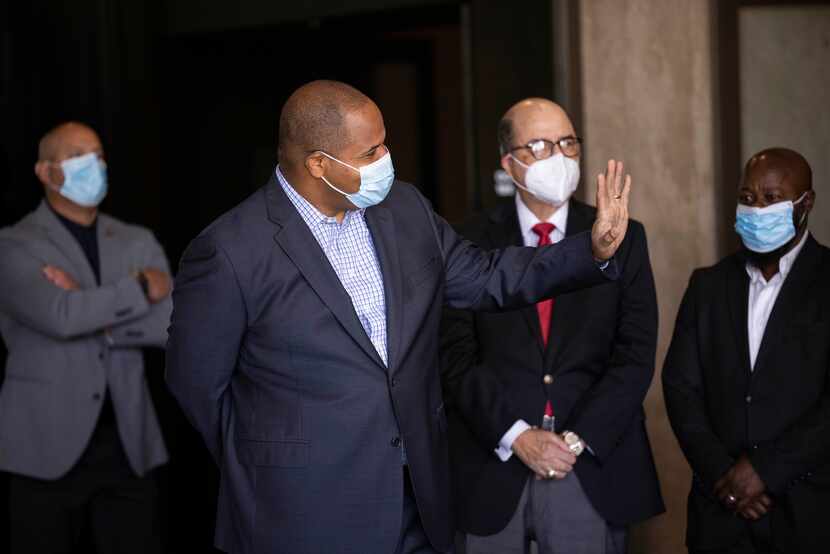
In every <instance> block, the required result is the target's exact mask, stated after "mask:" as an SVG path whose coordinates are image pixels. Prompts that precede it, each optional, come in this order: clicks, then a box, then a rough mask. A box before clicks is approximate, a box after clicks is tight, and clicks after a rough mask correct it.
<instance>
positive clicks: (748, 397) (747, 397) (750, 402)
mask: <svg viewBox="0 0 830 554" xmlns="http://www.w3.org/2000/svg"><path fill="white" fill-rule="evenodd" d="M745 400H746V403H747V404H752V396H751V395H749V394H747V395H746V399H745Z"/></svg>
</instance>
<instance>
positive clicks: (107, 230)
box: [97, 216, 144, 285]
mask: <svg viewBox="0 0 830 554" xmlns="http://www.w3.org/2000/svg"><path fill="white" fill-rule="evenodd" d="M97 230H98V264H99V265H100V268H101V284H102V285H104V284H109V283H114V282H116V281H117V280H118V279H119V278H121V277H123V275H122V274H121V267H120V266H121V264H120V262H121V259H122V257H123V251H122V249H121V248H120V246H121V240H120V237H119V236H118V235H117V233H116V231H115V229H114V228H113V225H112V221H111V220H110V219H109V218H108V217H106V216H98V229H97ZM140 269H144V268H142V267H131V268H129V270H130V271H138V270H140Z"/></svg>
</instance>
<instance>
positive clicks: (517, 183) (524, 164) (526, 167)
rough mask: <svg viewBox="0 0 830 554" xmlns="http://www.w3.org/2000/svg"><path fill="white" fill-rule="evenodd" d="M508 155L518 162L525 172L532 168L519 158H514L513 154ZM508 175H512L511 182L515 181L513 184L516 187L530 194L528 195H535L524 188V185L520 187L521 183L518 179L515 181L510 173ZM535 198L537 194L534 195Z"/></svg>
mask: <svg viewBox="0 0 830 554" xmlns="http://www.w3.org/2000/svg"><path fill="white" fill-rule="evenodd" d="M507 155H508V156H510V157H511V158H513V161H514V162H516V163H517V164H519V165H520V166H522V167H523V168H525V170H527V169H530V166H529V165H527V164H526V163H524V162H523V161H521V160H520V159H519V158H517V157H516V156H514V155H513V154H507ZM508 175H510V180H511V181H513V184H514V185H516V186H517V187H519V188H520V189H522V190H523V191H525V192H526V193H528V194H533V193H532V192H531V191H530V189H528V188H527V187H526V186H524V185H520V184H519V181H517V180H516V179H514V178H513V175H512V174H510V173H508ZM533 196H534V197H535V196H536V195H535V194H533Z"/></svg>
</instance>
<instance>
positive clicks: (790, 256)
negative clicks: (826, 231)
mask: <svg viewBox="0 0 830 554" xmlns="http://www.w3.org/2000/svg"><path fill="white" fill-rule="evenodd" d="M809 234H810V232H809V231H807V232H806V233H804V236H803V237H801V240H800V241H798V244H796V245H795V248H793V249H792V250H790V251H789V252H787V253H786V254H784V255H783V256H781V259H780V260H778V273H776V274H775V275H773V277H772V279H770V280H769V281H767V280H766V279H764V274H763V273H761V270H760V269H758V268H757V267H755V266H754V265H752V264H751V263H749V262H747V263H746V272H747V274H749V280H750V281H752V282H753V283H763V284H766V283H768V282H770V281H772V280H773V279H776V278H777V277H778V276H779V275H780V276H781V279H782V280H783V279H786V278H787V275H789V273H790V270H791V269H792V268H793V264H794V263H795V259H796V258H797V257H798V255H799V254H800V253H801V250H802V249H803V248H804V244H805V243H806V242H807V235H809Z"/></svg>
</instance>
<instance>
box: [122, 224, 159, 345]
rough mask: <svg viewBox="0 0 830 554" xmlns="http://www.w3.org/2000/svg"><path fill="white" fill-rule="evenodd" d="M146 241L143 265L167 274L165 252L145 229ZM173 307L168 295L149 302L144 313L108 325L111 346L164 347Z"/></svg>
mask: <svg viewBox="0 0 830 554" xmlns="http://www.w3.org/2000/svg"><path fill="white" fill-rule="evenodd" d="M145 244H146V247H145V250H146V253H145V255H144V258H145V259H144V261H143V263H142V267H152V268H154V269H159V270H161V271H164V272H165V273H167V274H168V275H170V266H169V264H168V263H167V256H165V255H164V250H163V249H162V247H161V245H160V244H159V243H158V241H157V240H156V239H155V237H154V236H153V235H152V233H150V232H147V238H146V241H145ZM172 311H173V300H172V298H171V297H170V295H168V296H167V298H165V299H164V300H162V301H161V302H157V303H155V304H152V305H151V306H150V310H149V311H148V312H147V313H146V314H145V315H144V316H142V317H140V318H137V319H134V320H132V321H129V322H127V323H122V324H119V325H116V326H114V327H113V328H112V329H110V339H111V340H112V341H113V348H136V347H157V348H164V346H165V345H166V344H167V327H168V326H169V325H170V312H172Z"/></svg>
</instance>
